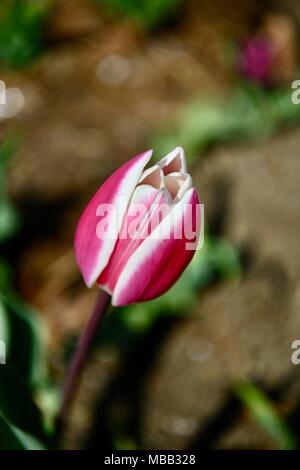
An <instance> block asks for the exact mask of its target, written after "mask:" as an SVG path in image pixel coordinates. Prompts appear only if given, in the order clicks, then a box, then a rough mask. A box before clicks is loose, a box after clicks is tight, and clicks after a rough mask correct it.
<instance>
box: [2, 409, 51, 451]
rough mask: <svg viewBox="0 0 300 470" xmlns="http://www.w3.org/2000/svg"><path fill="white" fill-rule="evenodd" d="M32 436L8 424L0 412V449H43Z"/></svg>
mask: <svg viewBox="0 0 300 470" xmlns="http://www.w3.org/2000/svg"><path fill="white" fill-rule="evenodd" d="M44 449H45V448H44V446H43V445H42V444H41V443H40V442H38V441H37V440H36V439H35V438H34V437H32V436H30V435H28V434H26V433H24V432H23V431H21V430H20V429H18V428H17V427H15V426H13V425H12V424H10V423H9V422H8V421H7V420H6V419H5V418H4V417H3V416H2V415H1V414H0V450H44Z"/></svg>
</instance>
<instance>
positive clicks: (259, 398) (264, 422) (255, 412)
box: [234, 381, 297, 450]
mask: <svg viewBox="0 0 300 470" xmlns="http://www.w3.org/2000/svg"><path fill="white" fill-rule="evenodd" d="M234 391H235V393H236V395H237V397H238V398H239V399H240V400H241V402H242V403H243V404H244V405H245V406H246V408H247V409H248V410H249V412H250V414H251V416H252V417H253V419H254V420H255V421H256V422H257V423H258V424H259V425H260V426H261V427H262V428H263V429H265V430H266V431H267V432H268V433H269V434H270V435H271V436H272V437H273V439H274V440H275V441H276V442H278V443H279V445H280V448H281V449H285V450H292V449H296V448H297V440H296V437H295V435H294V433H293V432H292V431H291V429H290V428H289V427H288V425H287V423H286V422H285V421H284V419H283V418H282V417H281V415H280V414H279V412H278V411H277V410H276V408H275V407H274V405H273V403H272V402H271V400H269V398H268V397H267V396H266V395H265V393H264V392H263V391H262V390H261V389H260V388H258V387H257V386H255V385H254V384H252V383H250V382H246V381H245V382H241V383H238V384H237V385H236V386H235V388H234Z"/></svg>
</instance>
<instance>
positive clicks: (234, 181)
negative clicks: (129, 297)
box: [4, 0, 300, 449]
mask: <svg viewBox="0 0 300 470" xmlns="http://www.w3.org/2000/svg"><path fill="white" fill-rule="evenodd" d="M74 5H75V6H76V8H75V7H74ZM188 5H189V6H188V8H187V10H186V12H185V13H184V15H183V17H182V19H181V20H180V22H179V24H178V25H172V26H170V27H169V28H167V29H164V30H163V31H161V32H159V33H156V34H155V35H150V36H149V37H146V36H143V35H142V33H141V32H140V31H138V30H136V29H134V28H132V27H131V26H129V25H127V24H125V23H123V24H120V23H114V22H112V21H108V20H107V19H106V18H104V17H102V16H101V15H97V16H95V14H94V11H93V10H91V8H92V7H87V4H86V2H84V1H78V2H77V1H76V2H75V0H74V1H67V0H66V1H62V2H61V3H60V8H61V10H60V11H58V12H57V14H56V16H55V18H54V19H53V20H52V24H51V25H49V32H48V36H49V41H50V45H51V47H50V49H49V51H48V52H47V53H46V54H45V55H44V56H43V57H42V58H41V59H40V60H39V62H38V63H36V64H35V65H34V66H33V67H32V68H30V69H29V70H28V71H26V72H22V73H12V72H10V73H8V72H7V73H6V76H5V77H4V79H5V80H6V81H7V83H8V84H9V86H17V87H20V88H21V89H22V91H23V93H24V95H25V99H26V104H25V107H24V109H23V111H22V112H21V113H20V114H19V115H18V116H17V118H15V119H16V120H17V122H18V124H19V126H20V128H21V129H22V130H23V132H24V145H23V147H22V149H21V150H20V152H19V153H18V154H17V155H16V157H15V158H14V160H13V162H12V165H11V168H10V190H11V194H12V196H13V198H14V200H15V201H16V203H17V204H18V205H19V206H20V207H21V208H22V210H23V213H24V214H25V221H24V222H25V230H24V240H25V241H23V245H22V249H21V250H20V252H19V253H17V267H18V271H17V279H16V282H17V284H18V287H19V288H20V290H21V291H22V293H23V294H24V295H25V297H26V298H27V299H28V300H29V301H30V302H32V303H33V304H34V305H35V306H36V307H37V308H38V309H39V310H40V311H41V312H42V314H43V316H44V318H45V319H46V320H47V322H48V324H49V329H50V338H51V350H52V351H53V354H52V355H51V356H52V366H53V368H54V369H55V370H57V371H58V374H59V373H61V368H62V360H61V355H62V342H63V341H64V340H65V339H66V338H68V337H69V336H70V335H73V334H77V333H78V332H79V331H80V330H81V328H82V327H83V325H84V324H85V322H86V320H87V317H88V314H89V311H90V309H91V306H92V303H93V300H94V295H95V292H94V291H88V290H87V289H86V288H85V287H84V286H83V283H82V281H81V277H80V274H79V272H78V269H77V267H76V265H75V262H74V258H73V251H72V236H73V233H74V227H75V225H76V221H77V219H78V217H79V214H80V212H81V210H82V207H83V206H84V204H85V203H86V201H87V200H88V198H89V197H90V195H91V194H93V192H94V191H95V189H96V188H97V187H98V185H99V184H100V183H101V182H102V181H103V180H104V179H105V177H106V176H107V175H108V174H110V172H111V171H113V170H114V169H115V168H116V167H117V166H118V165H120V164H121V163H122V162H125V161H126V160H127V159H128V158H130V157H132V156H133V155H134V154H136V153H139V152H140V151H141V150H143V149H144V148H145V147H146V146H147V142H148V141H149V140H150V138H151V135H152V133H153V132H156V131H157V130H162V129H164V128H166V129H167V128H170V126H172V118H173V116H174V115H175V113H176V111H177V110H178V108H179V106H180V105H181V104H182V103H184V102H185V101H186V100H187V99H188V98H190V97H192V96H194V95H195V94H197V93H206V94H207V95H214V94H218V95H223V94H225V93H226V92H227V91H228V89H229V88H230V85H231V83H232V72H231V70H232V66H231V64H230V50H231V42H232V41H234V40H237V39H238V40H240V39H242V38H244V37H245V36H246V34H247V32H248V31H249V30H250V29H251V26H252V23H253V20H254V19H255V17H256V15H257V13H258V12H259V11H260V8H261V7H262V6H261V5H258V2H257V3H256V2H253V1H250V0H249V1H248V0H247V1H245V2H242V3H241V2H238V1H237V0H230V1H227V2H224V1H222V0H214V1H211V0H210V1H209V0H207V1H204V0H203V1H199V2H196V1H194V2H188ZM61 12H63V15H64V16H62V13H61ZM64 17H65V18H68V21H63V18H64ZM227 44H228V55H227V53H226V51H227V46H226V45H227ZM299 147H300V137H299V135H298V132H297V130H294V131H290V132H286V133H285V134H282V135H280V136H278V137H276V139H274V140H273V141H272V142H271V143H266V144H261V145H258V146H253V147H252V148H249V146H248V147H239V148H237V147H234V148H233V147H225V148H224V147H223V148H221V149H216V150H214V151H212V152H211V153H210V154H209V155H207V158H206V159H205V160H201V161H200V160H199V162H198V163H197V165H196V166H195V168H194V179H195V184H196V186H197V187H198V189H199V192H200V195H201V199H202V202H204V204H205V206H206V214H208V217H209V219H211V220H212V221H213V219H214V217H215V218H217V216H218V214H223V217H224V219H225V221H226V223H225V224H223V225H222V227H221V229H220V230H221V233H222V234H223V235H226V236H227V237H228V238H229V239H230V240H231V241H232V242H234V243H235V244H236V245H237V246H239V247H241V249H242V250H243V251H244V252H245V257H246V259H247V260H248V261H247V264H246V271H245V274H244V276H243V278H242V280H241V281H240V283H238V284H236V283H233V284H222V285H220V286H218V287H213V288H212V289H211V290H209V291H208V292H206V293H205V294H203V296H202V297H201V299H200V301H199V304H197V305H196V306H195V309H194V312H191V314H193V315H191V316H190V317H189V318H187V319H185V320H182V321H180V322H178V324H175V326H174V327H173V328H172V329H171V330H170V333H169V334H168V335H167V339H166V341H165V342H164V344H163V347H162V350H161V353H160V355H159V356H158V358H157V359H156V361H155V362H154V363H153V364H152V367H151V369H150V371H149V373H148V376H147V380H146V383H145V384H144V386H143V390H142V396H143V406H142V414H141V434H142V445H143V446H144V447H145V448H170V449H171V448H184V447H187V446H191V445H195V446H200V443H201V442H204V437H205V439H206V440H207V443H208V446H212V447H225V448H226V447H236V448H245V447H246V448H254V447H262V448H272V446H274V443H273V442H272V441H270V438H269V437H268V436H267V435H265V434H264V432H263V431H261V430H260V429H259V428H258V427H257V426H256V425H254V424H253V422H252V421H251V420H250V419H249V417H248V416H247V415H238V417H237V419H236V420H233V422H232V423H230V426H229V427H228V428H227V431H226V432H225V431H224V432H223V433H222V432H219V434H218V433H215V434H214V433H213V432H212V431H211V429H210V428H209V426H210V424H211V421H212V420H214V419H215V420H216V419H217V418H218V416H217V415H218V413H219V416H220V418H219V419H220V420H221V421H222V419H223V415H222V413H225V412H226V406H227V395H228V393H229V390H230V387H231V386H232V383H233V382H234V381H235V380H237V379H240V378H241V377H253V378H255V379H257V380H260V381H262V383H263V384H264V385H265V386H266V387H269V388H270V389H272V388H273V387H278V386H279V385H280V384H281V382H282V381H284V380H286V378H287V376H288V375H289V374H293V373H294V371H295V366H292V364H291V361H290V355H291V348H290V345H291V342H292V341H293V340H294V339H297V336H299V334H300V320H299V318H300V317H299V315H298V310H299V303H300V294H299V293H300V285H299V263H298V260H299V255H300V253H299V249H300V248H299V242H298V241H299V238H298V234H299V229H300V227H299V217H298V214H299V200H300V197H299V196H300V194H299V184H298V180H299V178H298V175H299V170H300V160H299V158H298V157H299V156H298V152H297V149H298V148H299ZM298 332H299V333H298ZM118 361H119V358H118V357H116V356H115V353H114V351H100V352H99V353H97V354H95V358H94V360H92V361H91V364H90V366H89V368H88V370H87V373H86V376H85V378H86V380H85V381H84V383H83V386H82V389H81V392H80V394H79V398H78V403H77V406H76V407H75V413H74V419H73V423H72V424H73V429H72V433H71V435H70V436H69V438H68V439H69V440H68V444H66V445H68V446H70V447H76V446H77V447H78V446H80V445H82V442H84V436H85V435H86V431H87V429H88V427H89V419H90V414H91V413H92V412H93V411H92V409H93V406H95V404H94V402H95V396H96V395H99V393H100V394H101V393H104V390H105V387H106V385H107V383H108V382H109V379H110V378H111V377H112V376H113V375H114V373H115V371H116V368H117V365H118ZM293 383H296V385H297V382H293ZM296 390H297V387H296ZM89 398H93V400H94V401H93V403H92V405H91V409H90V408H88V406H87V403H89ZM292 400H293V396H292ZM224 419H225V418H224ZM228 429H229V431H228ZM207 436H209V438H208V437H207Z"/></svg>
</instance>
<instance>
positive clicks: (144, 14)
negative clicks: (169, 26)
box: [97, 0, 181, 29]
mask: <svg viewBox="0 0 300 470" xmlns="http://www.w3.org/2000/svg"><path fill="white" fill-rule="evenodd" d="M97 2H98V3H99V4H100V5H103V6H104V7H105V8H106V9H107V10H108V11H110V12H112V13H115V14H117V15H120V16H124V17H126V18H128V19H129V20H131V21H133V22H135V23H138V24H140V25H142V26H143V27H145V28H149V29H152V28H155V27H157V26H159V25H161V24H163V23H166V22H167V21H169V20H170V19H171V18H172V17H174V16H175V14H176V12H177V11H178V8H179V6H180V3H181V0H126V1H124V0H97Z"/></svg>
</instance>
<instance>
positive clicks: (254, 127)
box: [151, 84, 300, 157]
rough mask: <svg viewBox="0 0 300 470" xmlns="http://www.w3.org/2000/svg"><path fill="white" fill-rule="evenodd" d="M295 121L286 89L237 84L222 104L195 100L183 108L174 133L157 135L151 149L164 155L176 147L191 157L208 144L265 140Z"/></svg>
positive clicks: (298, 113)
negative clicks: (182, 148) (178, 146)
mask: <svg viewBox="0 0 300 470" xmlns="http://www.w3.org/2000/svg"><path fill="white" fill-rule="evenodd" d="M299 120H300V106H295V105H294V104H293V103H292V102H291V92H290V89H289V88H288V89H276V90H265V89H263V88H260V87H259V86H255V85H253V86H252V85H249V84H241V86H239V87H237V88H236V89H235V90H234V91H233V93H232V95H231V96H230V97H229V98H228V99H227V100H225V101H224V100H223V101H221V100H219V101H218V100H215V99H211V100H208V99H207V98H206V99H204V98H201V97H199V98H198V99H196V100H193V102H191V103H189V104H188V105H185V106H184V107H183V109H182V110H181V111H180V112H179V115H178V118H177V121H176V122H175V126H174V131H172V132H170V133H164V134H158V135H157V137H156V138H155V139H152V140H151V145H152V146H153V147H155V148H158V149H159V152H158V153H159V154H165V153H167V152H169V151H170V149H171V148H174V147H176V146H177V145H179V144H180V145H181V146H182V147H184V149H185V151H186V153H187V154H190V155H192V157H195V156H199V154H201V152H203V151H204V150H205V149H206V148H207V147H208V146H210V145H212V144H216V143H219V142H226V141H238V140H240V141H242V140H245V139H246V140H247V139H257V138H259V139H262V138H266V137H269V136H270V135H272V134H273V133H274V132H275V131H276V130H277V129H278V128H279V127H280V126H284V125H288V124H293V123H295V122H297V121H299Z"/></svg>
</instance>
